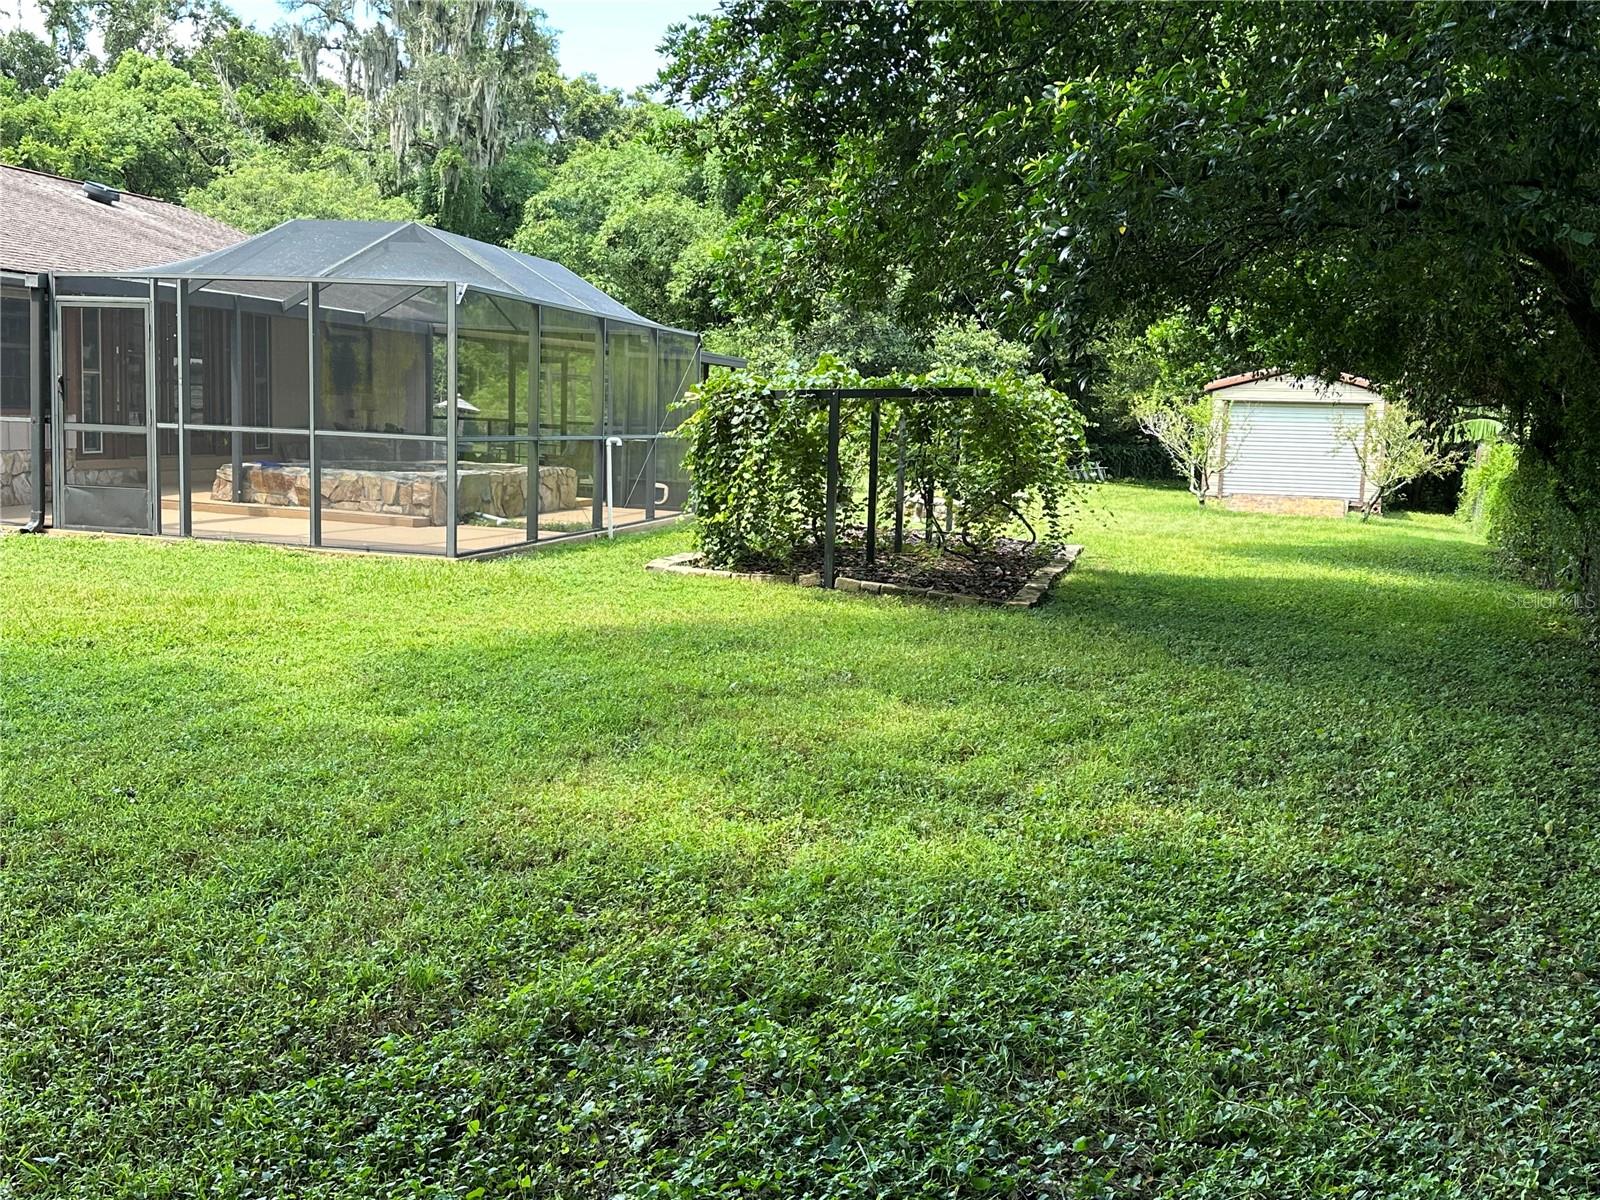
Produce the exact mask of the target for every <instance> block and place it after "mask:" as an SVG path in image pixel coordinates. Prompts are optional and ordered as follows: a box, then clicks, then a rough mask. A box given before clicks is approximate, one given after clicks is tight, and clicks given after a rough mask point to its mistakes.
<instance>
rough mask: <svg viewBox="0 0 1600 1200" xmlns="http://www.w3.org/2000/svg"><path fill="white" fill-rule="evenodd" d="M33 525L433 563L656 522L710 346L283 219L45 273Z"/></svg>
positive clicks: (538, 276)
mask: <svg viewBox="0 0 1600 1200" xmlns="http://www.w3.org/2000/svg"><path fill="white" fill-rule="evenodd" d="M52 293H53V297H54V299H53V305H54V317H55V320H54V329H53V347H52V348H53V350H54V353H53V354H52V356H51V358H52V361H53V362H54V363H56V364H58V369H57V370H56V372H55V375H56V382H57V386H56V387H55V388H54V389H53V390H54V392H55V395H54V398H53V404H54V410H53V413H52V416H53V418H54V419H53V420H52V421H51V422H50V431H51V440H52V442H53V445H51V446H50V451H51V454H50V456H49V457H50V460H51V463H52V478H51V480H50V482H51V484H52V485H53V486H52V493H53V494H52V497H51V506H50V511H51V515H52V517H53V519H54V523H55V524H56V525H57V526H59V527H61V528H66V529H98V530H113V531H119V532H145V533H165V534H178V535H186V536H187V535H192V536H195V537H220V538H242V539H248V540H252V541H271V542H286V543H298V544H301V545H312V546H328V547H344V548H352V549H367V550H389V551H413V552H421V553H431V554H444V555H451V556H457V555H461V556H465V555H472V554H483V553H493V552H496V551H502V550H506V549H511V548H517V547H523V546H526V545H528V544H531V543H536V542H543V541H548V540H554V539H558V538H563V537H572V536H576V535H582V534H592V533H594V532H596V531H600V530H610V529H621V528H626V527H628V526H638V525H643V524H645V523H648V522H651V521H657V520H661V519H663V518H670V517H674V516H677V515H678V514H679V513H680V512H681V511H682V510H683V508H684V505H685V502H686V499H687V494H688V480H687V478H686V477H685V475H684V470H683V452H682V444H681V443H680V441H679V440H678V439H677V438H675V437H674V436H672V435H673V430H674V428H675V427H676V426H677V424H678V423H679V422H680V421H681V420H682V417H683V414H682V413H681V412H678V411H675V406H677V404H678V402H679V401H680V400H681V399H682V397H683V395H684V393H685V391H686V390H687V389H688V388H689V387H690V386H691V385H692V384H693V383H694V382H695V381H696V380H697V379H699V378H700V377H701V375H702V374H703V372H704V371H705V370H706V369H707V365H708V363H710V362H712V361H716V362H726V360H721V359H715V360H713V359H712V358H710V357H708V356H703V355H702V353H701V350H700V342H699V338H698V336H697V335H696V334H694V333H691V332H687V331H684V330H679V329H672V328H668V327H667V326H664V325H660V324H657V323H656V322H653V321H650V320H648V319H646V318H644V317H641V316H639V315H638V314H637V313H635V312H632V311H631V310H629V309H628V308H626V307H624V306H623V305H622V304H620V303H618V302H617V301H616V300H614V299H613V298H612V297H610V296H608V295H606V294H605V293H604V292H602V291H601V290H600V289H598V288H596V287H594V286H593V285H592V284H589V283H587V282H585V281H584V280H583V279H580V278H579V277H578V276H577V275H575V274H573V273H572V272H571V271H569V270H567V269H566V268H564V267H561V266H559V265H557V264H556V263H552V262H547V261H544V260H542V259H537V258H532V257H529V256H527V255H524V254H518V253H515V252H513V251H510V250H505V249H502V248H500V247H497V246H490V245H486V244H484V243H481V242H475V241H472V240H470V239H468V238H463V237H459V236H456V235H454V234H449V233H444V232H441V231H439V230H436V229H431V228H428V227H426V226H422V225H418V224H415V223H404V224H398V223H392V222H368V221H291V222H289V223H288V224H286V225H281V226H279V227H278V228H276V229H274V230H272V231H270V232H268V233H264V234H261V235H260V236H258V237H255V238H252V239H250V240H248V241H245V242H242V243H240V244H238V245H236V246H232V247H229V248H227V249H225V250H219V251H216V252H214V253H210V254H206V255H204V256H201V257H199V258H193V259H187V260H185V261H182V262H176V263H171V264H168V265H166V266H160V267H151V268H148V269H145V270H141V271H137V272H131V273H123V274H120V275H117V276H114V277H111V276H72V277H68V276H60V275H58V276H56V277H55V278H54V280H53V286H52Z"/></svg>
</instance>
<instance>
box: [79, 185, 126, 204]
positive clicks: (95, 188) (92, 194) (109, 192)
mask: <svg viewBox="0 0 1600 1200" xmlns="http://www.w3.org/2000/svg"><path fill="white" fill-rule="evenodd" d="M83 194H84V195H85V196H87V197H89V199H91V200H98V201H99V202H100V203H101V204H115V203H116V202H117V201H118V200H121V199H122V193H121V192H119V191H117V189H116V188H114V187H112V186H111V185H110V184H106V183H96V182H94V180H92V179H85V180H84V181H83Z"/></svg>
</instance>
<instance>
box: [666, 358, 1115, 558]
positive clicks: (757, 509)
mask: <svg viewBox="0 0 1600 1200" xmlns="http://www.w3.org/2000/svg"><path fill="white" fill-rule="evenodd" d="M918 386H922V387H930V388H932V387H970V388H972V389H973V395H972V396H971V397H970V398H967V397H961V398H954V399H952V398H940V399H937V400H927V401H910V402H906V403H900V402H896V401H888V400H885V401H882V402H880V404H881V409H880V411H881V423H882V424H881V428H882V450H881V452H880V477H879V486H880V504H879V512H880V513H883V514H892V513H893V511H894V509H893V504H894V495H893V487H894V466H895V462H896V457H897V450H896V437H897V431H898V429H899V428H900V427H901V425H902V423H903V426H904V438H905V452H906V494H907V498H908V500H909V499H911V498H914V497H917V496H924V497H925V496H928V495H937V496H939V497H941V498H943V499H945V500H946V501H948V502H949V504H950V505H951V508H952V510H953V512H954V514H955V517H954V521H955V528H954V530H953V531H952V532H953V533H954V534H955V536H956V539H957V540H959V541H960V542H961V543H962V544H963V545H968V546H970V545H981V544H985V543H989V542H992V541H993V539H994V538H996V537H997V536H999V534H1000V533H1002V532H1003V531H1005V530H1007V529H1012V528H1015V529H1016V530H1018V531H1019V532H1023V533H1024V534H1025V535H1026V536H1027V537H1029V538H1030V540H1032V539H1037V538H1039V537H1040V536H1042V537H1043V538H1044V539H1045V540H1047V541H1048V542H1051V543H1052V544H1059V543H1060V542H1061V541H1063V540H1064V539H1065V537H1066V533H1067V522H1068V519H1069V516H1070V514H1071V511H1072V508H1073V502H1074V499H1075V497H1076V495H1077V493H1078V488H1079V485H1078V484H1077V482H1076V481H1075V480H1074V478H1073V472H1072V468H1073V466H1074V465H1075V464H1076V463H1077V462H1078V461H1080V460H1081V458H1082V456H1083V450H1084V440H1083V419H1082V417H1081V416H1080V415H1079V413H1078V410H1077V408H1076V407H1075V406H1074V405H1073V404H1072V403H1071V401H1070V400H1068V398H1067V397H1066V396H1064V395H1062V394H1061V393H1060V392H1057V391H1055V390H1054V389H1052V388H1050V387H1049V386H1048V385H1046V384H1045V382H1044V381H1043V380H1042V379H1041V378H1040V377H1039V376H1037V375H1025V374H1021V373H1019V372H1017V371H1014V370H1003V371H1000V372H998V373H995V374H991V375H980V374H978V373H977V372H975V371H972V370H963V369H956V368H948V369H944V370H940V371H936V372H934V373H931V374H929V375H922V376H895V377H887V378H876V379H868V378H864V377H863V376H861V375H860V374H859V373H857V372H855V371H853V370H850V369H848V368H845V367H842V366H841V365H839V363H838V362H837V361H835V360H834V359H831V358H828V357H826V356H824V357H823V358H822V359H819V360H818V362H817V365H816V366H815V367H814V368H812V369H811V370H809V371H787V372H779V373H776V374H773V375H768V376H759V375H754V374H752V373H750V372H747V371H746V372H736V373H727V374H723V375H720V376H719V377H716V378H713V379H710V380H708V381H706V382H705V383H703V384H701V385H700V387H699V388H698V389H697V390H696V391H695V392H694V393H693V394H692V395H691V397H690V401H689V402H690V403H692V404H695V405H697V408H696V411H695V413H694V415H693V416H691V417H690V418H689V419H688V420H687V421H686V422H685V423H684V426H683V433H684V436H685V437H686V438H687V439H688V441H689V450H688V464H689V469H690V472H691V476H692V478H693V481H694V496H693V503H694V509H695V514H696V516H697V518H698V521H697V524H696V536H697V538H698V541H699V544H700V547H701V549H702V550H703V551H704V553H705V554H706V556H707V557H708V558H710V559H711V561H713V562H715V563H719V564H723V565H729V566H735V565H737V566H749V565H756V564H779V563H785V562H789V561H791V560H792V559H793V558H794V557H795V556H796V554H798V553H799V552H800V551H801V550H802V549H803V548H806V547H808V546H813V545H815V544H816V543H817V542H818V540H819V539H820V537H821V533H822V524H823V520H824V509H825V505H826V499H827V419H828V418H827V406H826V404H825V403H824V402H821V401H819V400H818V399H817V398H816V397H815V396H814V395H810V396H807V395H796V394H795V393H797V392H803V391H806V390H814V389H818V388H862V387H883V388H903V387H918ZM869 419H870V405H869V404H868V403H867V402H866V401H863V400H853V401H847V402H846V403H844V404H843V405H842V407H841V412H840V446H841V450H840V457H841V462H840V479H841V488H840V496H839V519H840V522H841V524H850V523H857V522H860V521H861V520H863V519H864V510H865V500H866V496H865V490H864V485H865V480H866V453H867V433H866V431H867V425H868V421H869ZM934 533H935V536H936V537H938V538H940V539H941V540H943V538H944V532H943V531H942V530H937V529H936V530H934Z"/></svg>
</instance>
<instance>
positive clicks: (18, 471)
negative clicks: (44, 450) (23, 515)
mask: <svg viewBox="0 0 1600 1200" xmlns="http://www.w3.org/2000/svg"><path fill="white" fill-rule="evenodd" d="M31 503H33V452H32V451H30V450H0V505H3V506H4V507H6V508H10V507H12V506H13V505H19V504H31Z"/></svg>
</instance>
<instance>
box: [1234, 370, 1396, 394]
mask: <svg viewBox="0 0 1600 1200" xmlns="http://www.w3.org/2000/svg"><path fill="white" fill-rule="evenodd" d="M1287 374H1288V372H1287V371H1246V372H1245V373H1244V374H1243V375H1225V376H1223V377H1222V378H1221V379H1213V380H1212V381H1211V382H1210V383H1208V384H1206V391H1208V392H1220V391H1221V390H1222V389H1223V388H1231V387H1238V386H1239V385H1240V384H1241V383H1255V382H1256V381H1257V380H1261V379H1276V378H1277V377H1278V376H1279V375H1287ZM1339 382H1340V383H1348V384H1349V385H1350V386H1351V387H1358V388H1366V389H1367V391H1369V392H1370V391H1373V390H1374V389H1373V386H1372V381H1371V380H1370V379H1363V378H1362V377H1361V376H1360V375H1346V374H1345V373H1344V372H1343V371H1340V372H1339Z"/></svg>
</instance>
